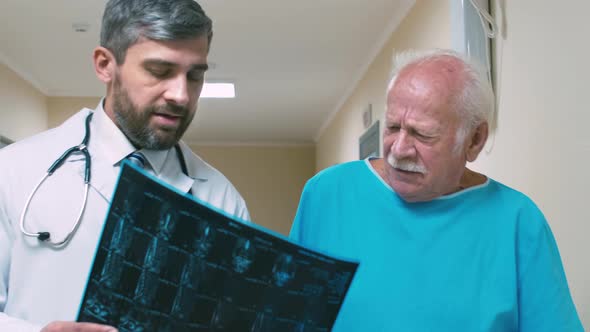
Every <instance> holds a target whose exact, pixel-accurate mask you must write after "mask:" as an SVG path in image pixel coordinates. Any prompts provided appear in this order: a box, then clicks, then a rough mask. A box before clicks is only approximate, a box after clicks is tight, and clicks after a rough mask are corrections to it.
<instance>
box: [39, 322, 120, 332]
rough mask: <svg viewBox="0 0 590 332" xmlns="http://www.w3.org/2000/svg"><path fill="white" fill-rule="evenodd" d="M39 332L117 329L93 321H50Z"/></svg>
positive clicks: (109, 330)
mask: <svg viewBox="0 0 590 332" xmlns="http://www.w3.org/2000/svg"><path fill="white" fill-rule="evenodd" d="M41 332H117V329H116V328H114V327H112V326H107V325H100V324H94V323H76V322H51V323H49V324H48V325H47V326H45V327H44V328H43V329H42V330H41Z"/></svg>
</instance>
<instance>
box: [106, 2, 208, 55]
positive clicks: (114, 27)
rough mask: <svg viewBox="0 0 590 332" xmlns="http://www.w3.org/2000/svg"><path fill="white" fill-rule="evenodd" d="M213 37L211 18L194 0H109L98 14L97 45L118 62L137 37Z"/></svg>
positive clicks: (165, 38)
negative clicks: (100, 14) (99, 17)
mask: <svg viewBox="0 0 590 332" xmlns="http://www.w3.org/2000/svg"><path fill="white" fill-rule="evenodd" d="M201 36H207V39H208V41H209V45H210V44H211V38H212V37H213V30H212V22H211V19H210V18H209V17H208V16H207V15H206V14H205V12H204V11H203V9H202V8H201V6H200V5H199V4H198V3H197V2H196V1H194V0H173V1H172V0H109V1H108V3H107V4H106V7H105V10H104V14H103V17H102V28H101V32H100V45H101V46H102V47H104V48H106V49H108V50H110V51H111V52H113V54H114V56H115V59H116V60H117V63H118V64H122V63H123V62H124V61H125V55H126V53H127V49H128V48H129V47H131V46H132V45H133V44H135V43H136V42H137V41H138V39H139V38H140V37H145V38H148V39H152V40H181V39H189V38H197V37H201Z"/></svg>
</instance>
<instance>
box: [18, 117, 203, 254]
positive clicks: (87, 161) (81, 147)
mask: <svg viewBox="0 0 590 332" xmlns="http://www.w3.org/2000/svg"><path fill="white" fill-rule="evenodd" d="M93 114H94V113H90V114H88V115H87V116H86V121H85V129H86V132H85V134H84V139H82V143H80V144H78V145H76V146H73V147H71V148H69V149H68V150H66V152H64V153H63V154H62V155H61V156H60V157H59V158H57V160H56V161H55V162H53V164H52V165H51V167H49V169H48V170H47V173H46V174H45V175H44V176H43V178H41V181H39V183H38V184H37V185H36V186H35V188H34V189H33V191H32V192H31V194H30V195H29V197H28V198H27V201H26V202H25V207H24V208H23V212H22V214H21V216H20V230H21V232H22V233H23V234H24V235H25V236H29V237H36V238H37V239H38V240H39V241H41V242H45V243H48V244H50V245H52V246H55V247H63V246H65V245H66V244H67V243H68V242H69V241H70V240H71V238H72V236H73V234H74V233H75V232H76V230H77V229H78V226H80V221H81V220H82V215H83V214H84V210H85V209H86V203H87V202H88V191H89V190H90V175H91V171H90V166H91V158H90V152H88V140H89V139H90V121H91V120H92V115H93ZM174 148H175V149H176V155H177V156H178V161H179V163H180V168H181V169H182V172H183V173H184V174H185V175H187V176H188V169H187V166H186V161H185V159H184V155H183V154H182V150H181V149H180V146H179V145H178V143H177V144H176V145H175V146H174ZM74 153H82V154H83V155H84V198H83V200H82V207H81V208H80V213H79V214H78V217H77V218H76V222H75V223H74V224H73V225H72V228H71V229H70V231H69V232H68V234H67V235H66V237H65V238H64V239H63V240H61V241H51V233H49V232H46V231H45V232H35V233H32V232H28V231H27V230H26V229H25V217H26V215H27V212H28V210H29V205H30V204H31V201H32V199H33V196H34V195H35V193H36V192H37V190H39V187H41V185H42V184H43V182H45V180H46V179H47V178H48V177H50V176H51V175H52V174H53V173H55V171H56V170H57V169H58V168H59V167H60V166H61V165H63V163H64V162H65V161H66V160H67V159H68V157H69V156H70V155H72V154H74ZM189 194H191V195H192V190H189Z"/></svg>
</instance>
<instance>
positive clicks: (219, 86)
mask: <svg viewBox="0 0 590 332" xmlns="http://www.w3.org/2000/svg"><path fill="white" fill-rule="evenodd" d="M235 97H236V90H235V88H234V84H233V83H207V82H205V84H203V90H202V91H201V98H235Z"/></svg>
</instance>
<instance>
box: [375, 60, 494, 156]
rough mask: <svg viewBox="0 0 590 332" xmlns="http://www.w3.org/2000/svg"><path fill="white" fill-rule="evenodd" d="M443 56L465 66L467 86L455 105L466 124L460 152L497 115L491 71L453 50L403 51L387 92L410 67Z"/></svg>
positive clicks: (459, 142) (459, 137)
mask: <svg viewBox="0 0 590 332" xmlns="http://www.w3.org/2000/svg"><path fill="white" fill-rule="evenodd" d="M441 57H452V58H456V59H458V60H459V61H461V63H462V64H463V74H464V75H463V87H462V89H461V93H460V94H459V95H457V96H456V99H455V103H454V104H455V108H456V110H457V112H459V116H460V117H461V119H462V122H463V123H462V126H461V127H460V128H459V130H458V132H457V137H456V148H457V149H459V148H460V147H461V146H462V144H463V142H464V140H465V138H466V137H467V135H468V134H469V132H471V131H472V130H473V129H475V128H477V126H479V125H480V124H482V123H484V122H487V123H488V124H489V123H491V120H492V117H493V115H494V114H493V113H494V109H495V108H494V102H495V99H494V92H493V90H492V86H491V84H490V81H489V79H488V75H487V72H486V70H485V69H484V67H483V66H482V65H480V64H479V63H477V62H475V61H473V60H472V59H470V58H468V57H466V56H464V55H462V54H460V53H457V52H455V51H451V50H442V49H434V50H428V51H413V50H411V51H406V52H402V53H399V54H397V55H396V56H395V58H394V62H393V71H392V75H391V79H390V81H389V84H388V86H387V93H389V91H390V90H391V89H392V88H393V86H394V85H395V81H396V79H397V76H398V74H399V73H400V72H401V71H402V70H403V69H404V68H406V67H407V66H409V65H416V64H418V65H419V64H421V63H427V62H430V61H432V60H436V59H440V58H441ZM491 129H492V128H490V130H491Z"/></svg>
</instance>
